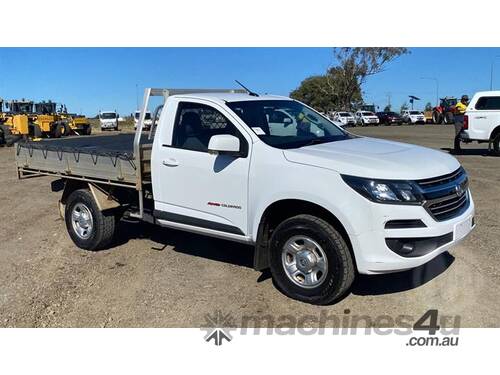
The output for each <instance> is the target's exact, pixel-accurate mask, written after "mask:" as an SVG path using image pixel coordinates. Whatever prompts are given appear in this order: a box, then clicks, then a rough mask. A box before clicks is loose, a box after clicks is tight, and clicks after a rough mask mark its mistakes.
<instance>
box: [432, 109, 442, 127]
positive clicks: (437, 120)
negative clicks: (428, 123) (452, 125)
mask: <svg viewBox="0 0 500 375" xmlns="http://www.w3.org/2000/svg"><path fill="white" fill-rule="evenodd" d="M442 121H443V116H442V115H441V113H439V112H438V111H434V112H432V122H433V123H434V124H441V122H442Z"/></svg>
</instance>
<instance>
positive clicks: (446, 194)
mask: <svg viewBox="0 0 500 375" xmlns="http://www.w3.org/2000/svg"><path fill="white" fill-rule="evenodd" d="M416 182H417V184H418V185H419V186H420V188H421V189H422V194H423V196H424V198H425V203H424V207H425V209H426V210H427V212H429V214H430V215H431V216H432V217H433V218H434V219H435V220H436V221H444V220H449V219H452V218H454V217H457V216H459V215H461V214H462V213H463V212H464V211H465V210H466V209H467V208H468V207H469V203H470V199H469V193H468V180H467V174H466V173H465V171H464V169H463V168H462V167H460V168H459V169H457V170H456V171H454V172H453V173H449V174H446V175H443V176H439V177H434V178H427V179H424V180H418V181H416Z"/></svg>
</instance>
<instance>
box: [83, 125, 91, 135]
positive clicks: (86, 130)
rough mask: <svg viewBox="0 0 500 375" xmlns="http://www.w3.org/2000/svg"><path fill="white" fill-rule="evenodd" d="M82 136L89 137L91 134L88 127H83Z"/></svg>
mask: <svg viewBox="0 0 500 375" xmlns="http://www.w3.org/2000/svg"><path fill="white" fill-rule="evenodd" d="M82 133H83V135H90V134H91V133H92V127H91V126H90V125H85V126H84V127H83V132H82Z"/></svg>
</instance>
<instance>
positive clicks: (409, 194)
mask: <svg viewBox="0 0 500 375" xmlns="http://www.w3.org/2000/svg"><path fill="white" fill-rule="evenodd" d="M342 179H343V180H344V181H345V182H346V184H347V185H349V186H350V187H351V188H353V189H354V190H356V191H357V192H358V193H359V194H361V195H362V196H364V197H365V198H367V199H369V200H371V201H373V202H377V203H396V204H422V203H423V201H424V197H423V196H422V194H421V193H420V189H419V188H418V186H417V185H416V184H415V183H414V182H412V181H398V180H374V179H369V178H362V177H356V176H347V175H342Z"/></svg>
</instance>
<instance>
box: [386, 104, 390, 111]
mask: <svg viewBox="0 0 500 375" xmlns="http://www.w3.org/2000/svg"><path fill="white" fill-rule="evenodd" d="M384 112H391V105H390V104H387V105H386V106H385V108H384Z"/></svg>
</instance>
